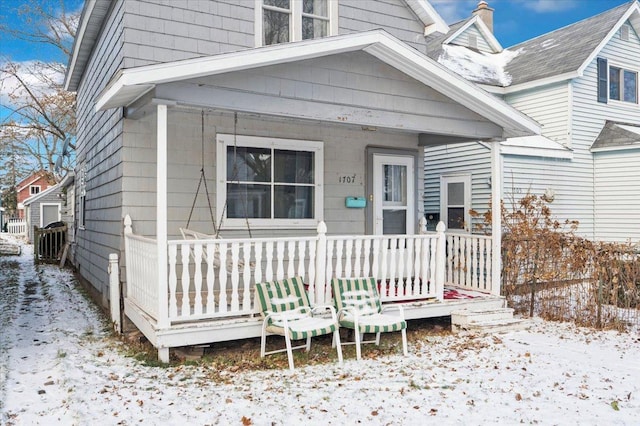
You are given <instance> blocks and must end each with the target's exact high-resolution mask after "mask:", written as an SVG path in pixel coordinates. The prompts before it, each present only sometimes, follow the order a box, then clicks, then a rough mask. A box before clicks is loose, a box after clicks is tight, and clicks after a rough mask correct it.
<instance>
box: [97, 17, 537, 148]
mask: <svg viewBox="0 0 640 426" xmlns="http://www.w3.org/2000/svg"><path fill="white" fill-rule="evenodd" d="M356 51H364V52H366V53H368V54H370V55H372V56H374V57H376V58H378V59H379V60H380V61H382V62H384V63H386V64H388V65H390V66H392V67H394V68H396V69H398V70H399V71H401V72H403V73H404V74H406V75H407V76H409V77H412V78H413V79H415V80H417V81H419V82H421V83H422V84H425V85H426V86H428V87H430V88H432V89H433V90H436V91H438V92H440V93H441V94H443V95H444V96H447V97H448V98H450V99H452V100H453V101H455V102H457V103H459V104H460V105H462V106H464V107H465V108H468V109H469V110H471V111H473V112H475V113H476V114H478V115H480V116H482V117H484V118H485V119H487V120H488V121H490V122H491V123H494V124H495V125H497V126H500V127H501V128H502V129H503V135H502V137H505V138H506V137H516V136H528V135H533V134H540V127H539V125H538V124H537V123H536V122H535V121H533V120H532V119H530V118H529V117H527V116H526V115H524V114H522V113H520V112H519V111H517V110H516V109H514V108H512V107H511V106H509V105H508V104H507V103H506V102H504V101H502V100H499V99H497V98H496V97H495V96H493V95H492V94H490V93H488V92H486V91H484V90H482V89H481V88H479V87H478V86H476V85H475V84H473V83H470V82H468V81H467V80H465V79H464V78H462V77H460V76H457V75H456V74H455V73H453V72H451V71H449V70H447V69H446V68H445V67H443V66H441V65H440V64H438V63H437V62H435V61H433V60H432V59H430V58H428V57H427V56H426V55H424V54H422V53H420V52H418V51H417V50H415V49H413V48H411V47H409V46H408V45H406V44H405V43H403V42H401V41H400V40H398V39H396V38H395V37H393V36H391V35H390V34H388V33H387V32H385V31H384V30H373V31H367V32H363V33H357V34H348V35H341V36H336V37H327V38H321V39H315V40H306V41H302V42H295V43H286V44H278V45H272V46H266V47H260V48H254V49H247V50H242V51H239V52H232V53H225V54H221V55H215V56H209V57H204V58H197V59H189V60H183V61H175V62H168V63H163V64H156V65H148V66H142V67H137V68H130V69H125V70H121V71H120V72H119V73H118V74H117V75H116V76H115V78H114V79H113V80H112V81H111V82H110V83H109V85H108V86H107V87H106V88H105V90H104V91H103V92H102V93H101V94H100V95H99V97H98V100H97V102H96V110H105V109H109V108H115V107H122V106H130V105H131V104H133V103H134V102H135V101H136V100H138V99H140V98H141V97H142V96H144V95H145V94H147V93H149V92H150V91H152V90H153V89H155V87H156V86H157V85H160V84H163V83H171V82H180V81H185V80H189V79H193V78H198V77H204V76H213V75H219V74H223V73H229V72H234V71H241V70H249V69H255V68H260V67H266V66H270V65H277V64H286V63H293V62H298V61H303V60H307V59H314V58H321V57H326V56H329V55H336V54H341V53H347V52H356Z"/></svg>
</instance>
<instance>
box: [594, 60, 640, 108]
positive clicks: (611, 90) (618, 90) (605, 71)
mask: <svg viewBox="0 0 640 426" xmlns="http://www.w3.org/2000/svg"><path fill="white" fill-rule="evenodd" d="M609 99H610V100H614V101H622V102H629V103H634V104H637V103H638V73H637V72H636V71H632V70H628V69H624V68H622V67H618V66H613V65H607V60H606V59H603V58H598V102H604V103H606V102H607V100H609Z"/></svg>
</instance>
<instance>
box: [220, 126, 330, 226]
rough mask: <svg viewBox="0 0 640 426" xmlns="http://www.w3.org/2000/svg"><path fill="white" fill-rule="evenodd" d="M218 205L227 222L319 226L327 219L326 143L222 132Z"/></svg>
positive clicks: (236, 223)
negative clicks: (324, 188) (324, 216)
mask: <svg viewBox="0 0 640 426" xmlns="http://www.w3.org/2000/svg"><path fill="white" fill-rule="evenodd" d="M217 141H218V144H217V152H216V154H217V173H218V179H217V205H218V209H224V213H223V218H224V225H223V226H225V227H226V226H230V227H244V226H246V224H247V220H248V221H249V224H250V225H251V226H257V227H315V226H316V225H317V223H318V221H319V220H322V205H323V204H322V196H323V193H322V176H323V161H324V160H323V144H322V142H316V141H304V140H293V139H276V138H264V137H255V136H233V135H223V134H219V135H218V137H217Z"/></svg>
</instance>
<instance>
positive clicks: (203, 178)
mask: <svg viewBox="0 0 640 426" xmlns="http://www.w3.org/2000/svg"><path fill="white" fill-rule="evenodd" d="M200 139H201V145H202V146H201V149H202V152H201V155H200V159H201V165H200V180H199V181H198V187H197V188H196V195H195V197H194V198H193V204H192V205H191V211H189V218H188V219H187V225H186V228H189V224H190V223H191V217H192V216H193V210H194V209H195V207H196V201H197V200H198V194H199V193H200V187H201V186H202V185H203V184H204V193H205V195H206V196H207V204H208V205H209V214H210V215H211V224H212V225H213V231H214V234H215V235H216V238H217V237H218V234H219V231H218V229H217V227H216V220H215V218H214V215H213V207H212V205H211V197H209V188H208V187H207V177H206V175H205V172H204V110H202V111H201V114H200Z"/></svg>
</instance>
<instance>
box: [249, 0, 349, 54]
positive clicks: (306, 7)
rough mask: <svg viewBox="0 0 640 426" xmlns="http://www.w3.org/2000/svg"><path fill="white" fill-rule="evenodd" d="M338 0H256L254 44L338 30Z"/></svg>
mask: <svg viewBox="0 0 640 426" xmlns="http://www.w3.org/2000/svg"><path fill="white" fill-rule="evenodd" d="M337 9H338V7H337V0H256V45H258V46H267V45H270V44H278V43H286V42H289V41H300V40H308V39H312V38H318V37H326V36H328V35H332V34H336V33H337Z"/></svg>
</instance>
